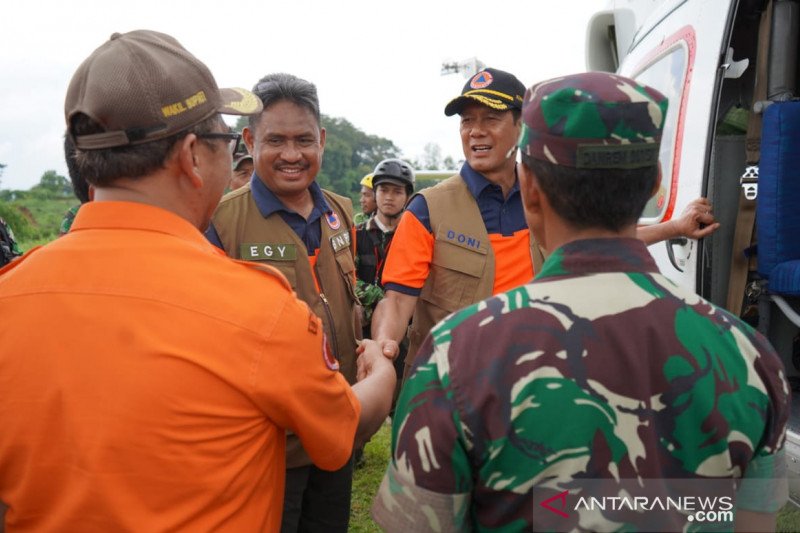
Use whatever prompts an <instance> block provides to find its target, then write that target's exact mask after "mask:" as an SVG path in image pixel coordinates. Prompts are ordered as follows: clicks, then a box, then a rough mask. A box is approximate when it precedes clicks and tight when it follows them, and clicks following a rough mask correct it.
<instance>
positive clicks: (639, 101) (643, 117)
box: [517, 72, 667, 169]
mask: <svg viewBox="0 0 800 533" xmlns="http://www.w3.org/2000/svg"><path fill="white" fill-rule="evenodd" d="M666 115H667V98H666V97H665V96H664V95H663V94H661V93H659V92H658V91H656V90H655V89H653V88H651V87H647V86H645V85H641V84H640V83H638V82H636V81H634V80H631V79H629V78H625V77H623V76H618V75H616V74H609V73H607V72H585V73H582V74H573V75H570V76H564V77H561V78H554V79H551V80H547V81H543V82H540V83H537V84H536V85H534V86H532V87H531V88H529V89H528V90H527V91H526V92H525V101H524V103H523V104H522V120H523V124H522V133H521V134H520V138H519V142H518V143H517V145H518V146H519V148H520V149H521V150H522V153H523V154H524V155H527V156H528V157H532V158H534V159H540V160H543V161H549V162H551V163H554V164H556V165H562V166H569V167H575V168H619V169H631V168H641V167H648V166H652V165H655V164H656V163H657V162H658V151H659V145H660V143H661V131H662V130H663V128H664V119H665V117H666Z"/></svg>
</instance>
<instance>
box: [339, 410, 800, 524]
mask: <svg viewBox="0 0 800 533" xmlns="http://www.w3.org/2000/svg"><path fill="white" fill-rule="evenodd" d="M390 446H391V427H390V426H389V424H384V425H383V427H381V429H380V431H378V433H376V434H375V436H374V437H372V440H370V442H369V444H367V446H366V448H365V449H364V457H365V461H364V466H362V467H361V468H359V469H357V470H356V472H355V475H354V476H353V500H352V504H351V507H350V531H352V532H357V533H365V532H376V531H381V529H380V528H379V527H378V526H377V525H376V524H375V522H373V521H372V518H371V517H370V515H369V508H370V506H371V505H372V499H373V498H374V497H375V494H376V493H377V492H378V487H379V486H380V484H381V479H383V474H384V472H385V471H386V465H387V463H388V462H389V448H390ZM776 531H778V532H779V533H800V508H798V507H796V506H795V505H793V504H791V503H789V504H787V505H786V507H784V508H783V509H782V510H781V511H780V512H779V513H778V527H777V529H776Z"/></svg>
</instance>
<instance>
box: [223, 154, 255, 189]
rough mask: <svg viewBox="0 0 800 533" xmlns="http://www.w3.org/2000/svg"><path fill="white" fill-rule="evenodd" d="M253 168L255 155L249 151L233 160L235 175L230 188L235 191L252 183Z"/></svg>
mask: <svg viewBox="0 0 800 533" xmlns="http://www.w3.org/2000/svg"><path fill="white" fill-rule="evenodd" d="M253 168H254V167H253V156H251V155H250V154H248V153H244V154H239V155H238V156H237V157H236V159H235V160H234V162H233V176H232V177H231V185H230V187H229V189H230V190H231V191H235V190H236V189H238V188H239V187H243V186H245V185H247V184H248V183H250V177H251V176H252V175H253Z"/></svg>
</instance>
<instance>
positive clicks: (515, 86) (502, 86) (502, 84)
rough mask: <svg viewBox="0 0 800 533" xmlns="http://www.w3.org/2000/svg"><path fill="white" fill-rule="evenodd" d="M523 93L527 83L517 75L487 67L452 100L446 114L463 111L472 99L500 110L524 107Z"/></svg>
mask: <svg viewBox="0 0 800 533" xmlns="http://www.w3.org/2000/svg"><path fill="white" fill-rule="evenodd" d="M523 94H525V85H523V84H522V82H521V81H519V80H518V79H517V77H516V76H514V75H513V74H510V73H508V72H504V71H502V70H498V69H496V68H485V69H483V70H481V71H480V72H478V73H477V74H475V75H474V76H472V78H470V80H469V81H468V82H467V83H466V84H465V85H464V88H463V89H462V90H461V95H460V96H456V97H455V98H453V99H452V100H450V103H448V104H447V106H445V108H444V114H445V115H447V116H448V117H450V116H453V115H455V114H456V113H461V110H462V109H464V105H465V104H467V103H468V102H470V101H473V102H478V103H479V104H483V105H485V106H487V107H490V108H492V109H497V110H499V111H506V110H508V109H512V108H514V109H522V95H523Z"/></svg>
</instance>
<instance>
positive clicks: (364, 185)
mask: <svg viewBox="0 0 800 533" xmlns="http://www.w3.org/2000/svg"><path fill="white" fill-rule="evenodd" d="M358 202H359V204H361V212H360V213H356V216H355V217H353V222H354V223H355V224H356V225H358V224H363V223H364V222H366V221H367V220H368V219H369V217H371V216H372V214H373V213H375V210H376V209H377V204H376V203H375V191H374V190H373V189H372V174H367V175H366V176H364V177H363V178H361V192H360V193H359V196H358Z"/></svg>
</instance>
